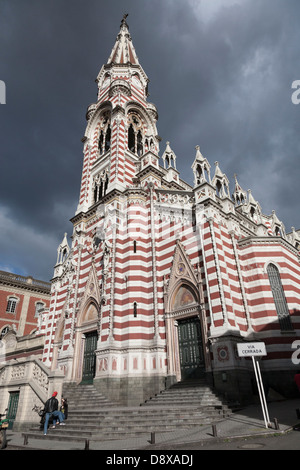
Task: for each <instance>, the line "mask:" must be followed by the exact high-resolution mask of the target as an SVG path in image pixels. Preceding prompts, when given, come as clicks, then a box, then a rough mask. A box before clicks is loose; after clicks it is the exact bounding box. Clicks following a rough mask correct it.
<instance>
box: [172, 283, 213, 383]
mask: <svg viewBox="0 0 300 470" xmlns="http://www.w3.org/2000/svg"><path fill="white" fill-rule="evenodd" d="M167 310H168V312H166V327H167V337H168V340H167V341H168V364H169V374H170V375H175V376H176V380H177V381H179V380H186V379H197V378H200V377H203V376H204V374H205V372H206V361H207V358H206V356H205V353H204V351H205V349H206V348H205V345H204V339H203V338H205V337H206V333H205V332H204V331H203V329H204V325H203V320H202V316H201V307H200V299H199V293H198V292H197V288H196V286H194V285H192V284H191V283H189V282H188V281H182V280H181V281H180V282H179V283H177V285H175V286H174V288H173V289H172V292H170V296H169V301H168V304H167Z"/></svg>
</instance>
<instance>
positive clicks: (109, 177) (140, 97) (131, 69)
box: [77, 15, 159, 213]
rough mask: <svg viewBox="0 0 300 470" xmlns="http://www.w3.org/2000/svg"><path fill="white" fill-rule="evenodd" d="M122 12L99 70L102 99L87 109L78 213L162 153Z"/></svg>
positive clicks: (144, 80)
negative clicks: (143, 161) (145, 158)
mask: <svg viewBox="0 0 300 470" xmlns="http://www.w3.org/2000/svg"><path fill="white" fill-rule="evenodd" d="M126 17H127V15H124V17H123V19H122V22H121V26H120V31H119V34H118V35H117V38H116V41H115V44H114V46H113V48H112V51H111V54H110V56H109V58H108V61H107V63H106V64H105V65H103V66H102V68H101V70H100V72H99V73H98V76H97V79H96V82H97V85H98V100H97V102H96V103H93V104H91V105H90V106H89V107H88V110H87V114H86V118H87V127H86V131H85V134H84V138H83V143H84V149H83V153H84V161H83V172H82V181H81V190H80V200H79V205H78V208H77V213H79V212H86V211H87V210H89V208H90V207H92V206H93V205H94V204H96V203H98V202H99V201H101V200H102V199H103V198H104V196H106V195H107V194H108V193H111V192H112V191H124V190H125V189H126V188H128V187H130V186H132V184H133V179H134V177H135V176H136V173H137V171H138V169H139V163H140V160H141V158H142V156H143V155H144V154H145V153H146V152H147V151H149V150H151V152H152V153H154V154H156V155H158V152H159V138H158V136H157V130H156V121H157V118H158V116H157V111H156V107H155V106H154V105H153V104H151V103H148V102H147V97H148V82H149V79H148V77H147V75H146V73H145V72H144V70H143V68H142V67H141V65H140V63H139V60H138V57H137V54H136V51H135V48H134V46H133V43H132V39H131V36H130V33H129V27H128V24H127V22H126Z"/></svg>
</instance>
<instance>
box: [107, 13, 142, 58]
mask: <svg viewBox="0 0 300 470" xmlns="http://www.w3.org/2000/svg"><path fill="white" fill-rule="evenodd" d="M127 16H128V14H127V13H126V14H125V15H124V16H123V18H122V21H121V25H120V32H119V34H118V36H117V39H116V42H115V45H114V47H113V49H112V51H111V54H110V56H109V58H108V61H107V64H127V63H130V64H131V65H139V60H138V57H137V54H136V51H135V48H134V46H133V44H132V39H131V36H130V33H129V26H128V24H127V21H126V18H127Z"/></svg>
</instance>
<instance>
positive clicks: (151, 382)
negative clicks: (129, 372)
mask: <svg viewBox="0 0 300 470" xmlns="http://www.w3.org/2000/svg"><path fill="white" fill-rule="evenodd" d="M93 383H94V386H95V387H96V389H97V390H99V392H101V393H102V394H103V395H104V396H106V397H107V398H108V399H109V400H111V401H113V402H117V403H119V404H120V405H122V406H139V405H140V404H141V403H144V402H145V401H146V400H148V399H149V398H150V397H153V396H154V395H155V394H157V393H159V392H160V391H161V390H164V389H165V388H166V378H165V377H164V376H151V377H147V376H146V377H103V378H95V379H94V382H93Z"/></svg>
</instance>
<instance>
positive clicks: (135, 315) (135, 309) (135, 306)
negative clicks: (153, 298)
mask: <svg viewBox="0 0 300 470" xmlns="http://www.w3.org/2000/svg"><path fill="white" fill-rule="evenodd" d="M133 316H134V317H135V318H136V317H137V303H136V302H134V303H133Z"/></svg>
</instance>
